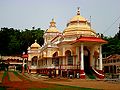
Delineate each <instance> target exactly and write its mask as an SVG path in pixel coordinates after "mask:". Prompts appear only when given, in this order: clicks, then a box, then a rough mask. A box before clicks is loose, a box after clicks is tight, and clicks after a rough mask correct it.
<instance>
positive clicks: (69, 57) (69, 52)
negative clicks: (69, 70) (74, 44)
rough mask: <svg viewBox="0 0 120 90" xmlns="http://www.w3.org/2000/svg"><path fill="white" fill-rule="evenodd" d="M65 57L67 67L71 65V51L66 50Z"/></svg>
mask: <svg viewBox="0 0 120 90" xmlns="http://www.w3.org/2000/svg"><path fill="white" fill-rule="evenodd" d="M65 55H66V60H67V62H68V65H73V56H71V51H70V50H67V51H66V52H65Z"/></svg>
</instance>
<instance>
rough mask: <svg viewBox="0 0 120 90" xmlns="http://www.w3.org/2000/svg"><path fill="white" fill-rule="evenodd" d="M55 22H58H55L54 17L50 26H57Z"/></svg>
mask: <svg viewBox="0 0 120 90" xmlns="http://www.w3.org/2000/svg"><path fill="white" fill-rule="evenodd" d="M55 24H56V22H55V21H54V19H53V18H52V21H51V22H50V27H56V26H55Z"/></svg>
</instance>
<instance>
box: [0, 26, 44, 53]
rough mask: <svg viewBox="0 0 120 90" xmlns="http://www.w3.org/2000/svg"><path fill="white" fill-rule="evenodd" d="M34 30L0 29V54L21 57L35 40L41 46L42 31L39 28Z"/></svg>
mask: <svg viewBox="0 0 120 90" xmlns="http://www.w3.org/2000/svg"><path fill="white" fill-rule="evenodd" d="M33 29H34V30H28V29H25V30H17V29H13V28H1V30H0V42H1V43H0V54H1V55H21V54H22V52H23V51H24V52H26V51H27V48H28V46H30V45H31V44H32V43H34V41H35V39H36V40H37V42H38V43H39V44H40V45H43V43H44V39H43V34H44V31H43V30H41V29H40V28H37V29H35V28H33Z"/></svg>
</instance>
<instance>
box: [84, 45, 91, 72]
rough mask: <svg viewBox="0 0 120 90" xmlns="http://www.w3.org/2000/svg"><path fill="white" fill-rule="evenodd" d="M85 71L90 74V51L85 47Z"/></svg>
mask: <svg viewBox="0 0 120 90" xmlns="http://www.w3.org/2000/svg"><path fill="white" fill-rule="evenodd" d="M84 71H85V73H86V74H90V73H91V72H90V51H89V50H88V49H87V48H86V47H85V48H84Z"/></svg>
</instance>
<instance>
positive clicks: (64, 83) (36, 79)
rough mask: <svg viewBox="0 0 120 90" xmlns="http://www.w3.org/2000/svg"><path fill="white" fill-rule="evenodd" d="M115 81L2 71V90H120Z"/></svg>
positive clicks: (118, 84) (119, 85)
mask: <svg viewBox="0 0 120 90" xmlns="http://www.w3.org/2000/svg"><path fill="white" fill-rule="evenodd" d="M119 88H120V82H119V81H114V80H90V79H86V80H82V79H68V78H48V77H41V76H40V75H35V74H27V73H25V74H22V73H19V72H16V71H0V90H16V89H18V90H26V89H27V90H36V89H37V90H89V89H90V90H91V89H92V90H96V89H105V90H108V89H110V90H119Z"/></svg>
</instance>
